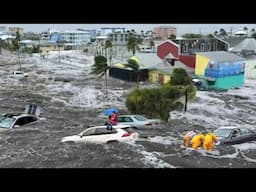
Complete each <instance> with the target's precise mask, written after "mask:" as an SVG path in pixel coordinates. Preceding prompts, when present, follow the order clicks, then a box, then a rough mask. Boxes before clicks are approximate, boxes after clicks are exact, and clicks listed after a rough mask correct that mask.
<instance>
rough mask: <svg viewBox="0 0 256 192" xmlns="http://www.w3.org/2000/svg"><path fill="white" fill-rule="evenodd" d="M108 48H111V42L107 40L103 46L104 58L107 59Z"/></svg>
mask: <svg viewBox="0 0 256 192" xmlns="http://www.w3.org/2000/svg"><path fill="white" fill-rule="evenodd" d="M109 48H112V42H111V40H110V39H107V40H106V41H105V46H104V49H105V57H107V50H109Z"/></svg>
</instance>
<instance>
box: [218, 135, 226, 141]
mask: <svg viewBox="0 0 256 192" xmlns="http://www.w3.org/2000/svg"><path fill="white" fill-rule="evenodd" d="M217 139H218V141H222V140H224V139H226V137H220V136H217Z"/></svg>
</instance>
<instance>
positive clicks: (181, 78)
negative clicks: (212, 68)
mask: <svg viewBox="0 0 256 192" xmlns="http://www.w3.org/2000/svg"><path fill="white" fill-rule="evenodd" d="M170 84H171V85H189V84H191V77H190V76H189V75H188V73H187V71H186V70H185V69H183V68H174V69H173V72H172V75H171V81H170Z"/></svg>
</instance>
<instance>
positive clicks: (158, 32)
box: [153, 26, 177, 41]
mask: <svg viewBox="0 0 256 192" xmlns="http://www.w3.org/2000/svg"><path fill="white" fill-rule="evenodd" d="M153 31H154V33H155V38H157V39H159V40H162V41H164V40H167V39H168V37H169V35H171V34H173V35H175V36H177V29H176V27H172V26H160V27H155V28H154V30H153Z"/></svg>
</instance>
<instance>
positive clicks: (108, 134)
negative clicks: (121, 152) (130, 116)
mask: <svg viewBox="0 0 256 192" xmlns="http://www.w3.org/2000/svg"><path fill="white" fill-rule="evenodd" d="M138 136H139V134H138V133H136V132H134V131H133V130H132V129H131V127H130V126H129V125H114V126H113V127H112V130H108V129H107V128H106V126H95V127H90V128H87V129H85V130H84V131H83V132H81V133H79V134H77V135H72V136H67V137H63V138H62V139H61V142H74V143H95V144H103V143H111V142H128V141H135V140H136V139H137V138H138Z"/></svg>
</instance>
